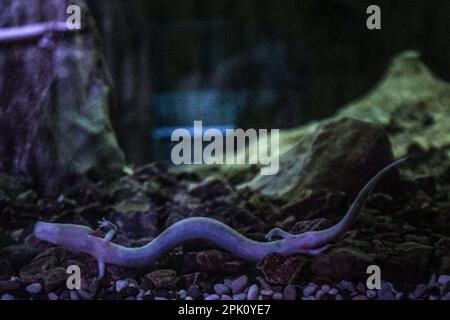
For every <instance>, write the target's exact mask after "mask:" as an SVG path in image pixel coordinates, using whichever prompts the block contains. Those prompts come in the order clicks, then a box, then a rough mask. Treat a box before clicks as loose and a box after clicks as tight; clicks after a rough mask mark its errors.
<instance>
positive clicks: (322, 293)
mask: <svg viewBox="0 0 450 320" xmlns="http://www.w3.org/2000/svg"><path fill="white" fill-rule="evenodd" d="M324 295H325V292H323V291H322V289H319V290H317V292H316V295H315V297H316V300H321V299H322V298H323V296H324Z"/></svg>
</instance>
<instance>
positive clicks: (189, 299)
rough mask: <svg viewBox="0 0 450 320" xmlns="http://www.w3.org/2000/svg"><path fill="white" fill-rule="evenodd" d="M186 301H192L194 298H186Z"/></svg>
mask: <svg viewBox="0 0 450 320" xmlns="http://www.w3.org/2000/svg"><path fill="white" fill-rule="evenodd" d="M184 300H186V301H192V300H194V298H192V297H191V296H187V297H186V298H184Z"/></svg>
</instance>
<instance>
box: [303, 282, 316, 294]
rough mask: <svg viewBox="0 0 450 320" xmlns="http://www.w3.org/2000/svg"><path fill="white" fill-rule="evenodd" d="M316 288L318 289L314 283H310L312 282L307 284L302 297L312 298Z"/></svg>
mask: <svg viewBox="0 0 450 320" xmlns="http://www.w3.org/2000/svg"><path fill="white" fill-rule="evenodd" d="M317 288H319V286H318V285H316V284H315V283H312V282H311V283H309V284H308V285H307V286H306V287H305V288H304V289H303V296H304V297H309V296H312V295H313V294H314V293H315V292H316V290H317Z"/></svg>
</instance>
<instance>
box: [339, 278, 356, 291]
mask: <svg viewBox="0 0 450 320" xmlns="http://www.w3.org/2000/svg"><path fill="white" fill-rule="evenodd" d="M337 287H338V288H339V289H341V290H345V291H348V292H353V291H355V285H354V284H353V283H351V282H350V281H347V280H342V281H341V282H339V284H338V285H337Z"/></svg>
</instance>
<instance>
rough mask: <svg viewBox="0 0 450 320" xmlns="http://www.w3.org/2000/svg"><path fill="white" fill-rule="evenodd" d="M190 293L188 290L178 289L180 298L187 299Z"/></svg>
mask: <svg viewBox="0 0 450 320" xmlns="http://www.w3.org/2000/svg"><path fill="white" fill-rule="evenodd" d="M187 295H188V293H187V291H186V290H180V291H178V298H179V299H185V298H186V297H187Z"/></svg>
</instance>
